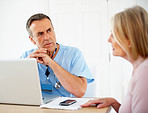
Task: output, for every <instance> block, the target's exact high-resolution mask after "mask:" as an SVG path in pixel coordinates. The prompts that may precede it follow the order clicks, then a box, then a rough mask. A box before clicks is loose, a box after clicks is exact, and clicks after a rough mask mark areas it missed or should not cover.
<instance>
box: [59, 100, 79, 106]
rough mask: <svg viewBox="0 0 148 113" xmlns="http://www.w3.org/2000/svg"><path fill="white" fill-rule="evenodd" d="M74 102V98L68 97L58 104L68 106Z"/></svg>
mask: <svg viewBox="0 0 148 113" xmlns="http://www.w3.org/2000/svg"><path fill="white" fill-rule="evenodd" d="M75 102H76V100H70V99H68V100H65V101H63V102H60V104H59V105H61V106H69V105H71V104H74V103H75Z"/></svg>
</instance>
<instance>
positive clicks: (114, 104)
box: [111, 98, 121, 113]
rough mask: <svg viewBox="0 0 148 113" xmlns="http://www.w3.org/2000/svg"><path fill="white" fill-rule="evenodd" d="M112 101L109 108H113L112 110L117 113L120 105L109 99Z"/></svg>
mask: <svg viewBox="0 0 148 113" xmlns="http://www.w3.org/2000/svg"><path fill="white" fill-rule="evenodd" d="M111 99H112V104H111V106H112V107H113V108H114V110H115V111H116V112H117V113H118V112H119V108H120V106H121V104H120V103H119V102H118V101H117V100H115V99H114V98H111Z"/></svg>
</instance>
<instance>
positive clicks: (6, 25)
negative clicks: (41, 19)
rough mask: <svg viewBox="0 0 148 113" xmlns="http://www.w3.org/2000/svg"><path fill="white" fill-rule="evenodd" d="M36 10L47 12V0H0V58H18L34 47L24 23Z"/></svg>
mask: <svg viewBox="0 0 148 113" xmlns="http://www.w3.org/2000/svg"><path fill="white" fill-rule="evenodd" d="M38 12H43V13H46V14H48V0H0V15H1V17H0V52H1V53H0V59H14V58H19V57H20V55H21V54H22V53H23V52H24V51H25V50H28V49H30V48H32V47H34V46H33V45H32V44H31V42H30V41H29V38H28V34H27V31H26V28H25V24H26V21H27V19H28V18H29V17H30V16H31V15H33V14H34V13H38Z"/></svg>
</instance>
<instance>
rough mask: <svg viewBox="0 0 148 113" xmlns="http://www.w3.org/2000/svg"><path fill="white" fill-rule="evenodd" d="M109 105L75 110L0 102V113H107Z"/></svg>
mask: <svg viewBox="0 0 148 113" xmlns="http://www.w3.org/2000/svg"><path fill="white" fill-rule="evenodd" d="M110 109H111V108H110V107H106V108H102V109H97V108H96V107H86V108H81V109H79V110H77V111H70V110H55V109H41V108H39V106H22V105H8V104H0V113H109V112H110Z"/></svg>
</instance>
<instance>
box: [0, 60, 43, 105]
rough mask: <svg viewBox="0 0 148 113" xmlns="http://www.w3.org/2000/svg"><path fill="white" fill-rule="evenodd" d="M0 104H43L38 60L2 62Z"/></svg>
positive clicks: (0, 64)
mask: <svg viewBox="0 0 148 113" xmlns="http://www.w3.org/2000/svg"><path fill="white" fill-rule="evenodd" d="M0 103H10V104H26V105H41V104H42V94H41V87H40V80H39V74H38V66H37V61H36V59H33V58H30V59H27V58H26V59H15V60H0Z"/></svg>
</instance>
